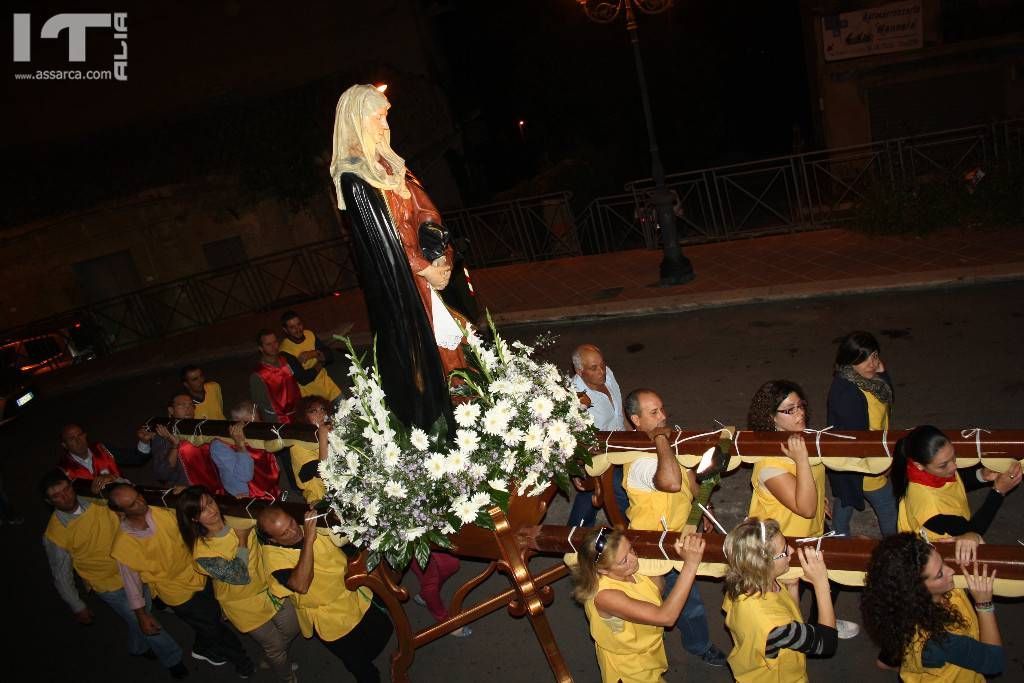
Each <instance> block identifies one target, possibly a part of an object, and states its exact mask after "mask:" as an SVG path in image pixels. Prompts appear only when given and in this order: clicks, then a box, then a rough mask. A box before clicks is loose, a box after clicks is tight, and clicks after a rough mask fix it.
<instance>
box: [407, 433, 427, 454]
mask: <svg viewBox="0 0 1024 683" xmlns="http://www.w3.org/2000/svg"><path fill="white" fill-rule="evenodd" d="M409 443H411V444H412V447H413V448H415V449H416V450H418V451H425V450H427V448H429V447H430V439H429V438H427V433H426V432H425V431H423V430H422V429H420V428H419V427H413V428H412V433H411V434H410V435H409Z"/></svg>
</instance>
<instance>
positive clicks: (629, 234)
mask: <svg viewBox="0 0 1024 683" xmlns="http://www.w3.org/2000/svg"><path fill="white" fill-rule="evenodd" d="M994 163H999V164H1002V165H1004V166H1005V167H1008V168H1010V167H1018V168H1019V167H1020V165H1021V164H1024V119H1014V120H1010V121H1003V122H999V123H995V124H991V125H985V126H973V127H970V128H962V129H957V130H948V131H941V132H938V133H929V134H926V135H918V136H914V137H905V138H896V139H892V140H885V141H882V142H876V143H871V144H866V145H858V146H855V147H847V148H843V149H831V150H823V151H818V152H808V153H806V154H796V155H791V156H785V157H776V158H773V159H763V160H760V161H754V162H748V163H742V164H732V165H729V166H717V167H714V168H708V169H702V170H697V171H689V172H686V173H676V174H673V175H670V176H668V178H667V180H668V185H669V187H670V189H672V190H674V191H675V192H676V193H677V194H678V196H679V199H680V203H681V206H682V209H683V211H682V216H681V217H680V222H681V227H682V230H681V232H680V234H681V235H683V241H685V242H700V241H710V240H720V239H729V238H732V237H737V236H750V235H755V234H764V233H771V232H779V231H796V230H807V229H818V228H823V227H828V226H833V225H842V224H843V223H846V222H849V221H853V220H856V218H857V217H858V211H859V210H860V209H861V207H862V206H863V205H864V203H865V202H866V201H867V200H868V198H869V195H870V193H871V192H873V191H874V190H876V189H878V188H887V189H899V188H907V187H915V186H920V185H922V184H927V183H936V182H947V181H949V180H950V179H955V178H959V177H962V175H963V173H964V172H965V171H966V170H968V169H970V168H972V167H973V166H976V165H981V166H983V167H989V166H991V165H992V164H994ZM652 188H653V182H652V181H651V180H650V179H644V180H636V181H633V182H630V183H628V184H627V185H626V189H627V190H628V192H626V193H624V194H617V195H611V196H604V197H598V198H596V199H594V200H593V201H592V202H590V203H589V204H588V205H587V206H586V207H584V208H583V210H582V211H581V212H579V213H578V214H574V213H573V211H572V206H571V199H572V196H571V194H570V193H568V192H559V193H552V194H546V195H540V196H536V197H529V198H525V199H515V200H510V201H505V202H499V203H495V204H488V205H486V206H477V207H473V208H466V209H457V210H452V211H445V212H442V215H443V216H444V220H445V223H446V225H447V226H448V227H449V228H450V229H451V231H452V234H453V236H455V237H456V238H457V239H458V240H459V243H460V244H461V245H463V246H464V256H465V259H466V262H467V264H468V265H469V266H470V267H473V268H483V267H487V266H494V265H501V264H507V263H516V262H523V261H539V260H545V259H551V258H558V257H562V256H575V255H582V254H597V253H607V252H614V251H622V250H626V249H637V248H648V249H652V248H657V246H658V239H659V235H658V228H657V224H656V220H655V217H654V214H653V211H652V209H651V205H650V201H649V193H650V190H651V189H652ZM356 286H357V279H356V274H355V270H354V268H353V266H352V263H351V259H350V254H349V251H348V247H347V244H346V242H345V241H344V240H341V239H338V240H330V241H325V242H318V243H315V244H310V245H306V246H303V247H299V248H296V249H291V250H288V251H285V252H281V253H278V254H274V255H272V256H266V257H263V258H259V259H253V260H251V261H248V262H245V263H242V264H239V265H236V266H232V267H229V268H223V269H219V270H213V271H208V272H203V273H198V274H196V275H191V276H188V277H184V278H181V279H178V280H174V281H173V282H168V283H165V284H161V285H156V286H153V287H147V288H146V289H141V290H138V291H135V292H130V293H128V294H124V295H122V296H118V297H114V298H112V299H107V300H105V301H100V302H97V303H94V304H89V305H87V306H83V307H81V308H78V309H75V310H73V311H69V312H67V313H63V314H61V315H58V316H53V317H51V318H49V319H47V320H41V321H36V322H34V323H32V324H31V325H28V326H23V327H21V328H18V329H14V330H7V331H5V332H3V334H2V336H3V337H5V338H18V337H19V335H23V334H25V333H28V332H29V331H30V330H31V331H38V330H40V329H45V328H46V326H47V325H48V324H49V325H51V326H53V327H54V328H55V329H56V328H58V327H62V326H65V325H66V324H67V321H68V320H71V319H74V320H76V321H85V322H86V323H88V324H90V325H91V326H92V328H93V329H95V330H97V334H96V335H95V336H98V337H99V346H100V347H101V348H100V349H98V350H100V351H101V352H104V351H105V352H109V351H115V350H120V349H125V348H130V347H132V346H136V345H139V344H141V343H143V342H144V341H146V340H148V339H155V338H160V337H165V336H168V335H172V334H176V333H178V332H184V331H187V330H191V329H196V328H199V327H203V326H206V325H210V324H212V323H215V322H219V321H222V320H226V319H229V318H232V317H235V316H239V315H244V314H247V313H254V312H259V311H266V310H271V309H274V308H280V307H284V306H289V305H293V304H296V303H299V302H302V301H308V300H312V299H317V298H320V297H324V296H328V295H330V294H331V293H333V292H336V291H339V290H345V289H351V288H354V287H356Z"/></svg>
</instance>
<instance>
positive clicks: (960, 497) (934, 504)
mask: <svg viewBox="0 0 1024 683" xmlns="http://www.w3.org/2000/svg"><path fill="white" fill-rule="evenodd" d="M935 515H956V516H957V517H963V518H964V519H970V518H971V508H970V506H969V505H968V504H967V491H966V490H965V489H964V483H963V482H962V481H961V480H960V474H959V473H957V475H956V481H951V482H949V483H948V484H943V485H942V488H937V489H936V488H932V487H931V486H925V485H924V484H918V483H915V482H910V483H909V484H907V493H906V495H905V496H903V499H902V500H900V515H899V520H898V525H899V530H900V531H910V532H912V533H915V534H918V533H921V529H925V526H924V523H925V522H927V521H928V520H929V519H931V518H932V517H934V516H935ZM925 531H926V532H927V533H928V540H929V541H935V540H938V539H941V538H949V537H950V536H949V534H936V533H934V532H932V531H931V530H929V529H925Z"/></svg>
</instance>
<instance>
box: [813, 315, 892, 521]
mask: <svg viewBox="0 0 1024 683" xmlns="http://www.w3.org/2000/svg"><path fill="white" fill-rule="evenodd" d="M879 351H880V349H879V347H878V340H876V339H875V338H874V336H872V335H871V334H870V333H868V332H860V331H858V332H850V333H849V334H848V335H846V336H845V337H843V339H842V341H840V342H839V349H838V351H837V352H836V363H835V374H833V376H832V386H831V387H830V388H829V390H828V424H830V425H832V426H833V427H834V428H835V429H850V430H879V431H880V430H883V429H888V428H889V418H890V412H891V410H892V404H893V390H892V380H891V379H890V378H889V373H888V372H886V371H885V364H884V363H882V359H881V358H880V357H879ZM828 480H829V484H830V485H831V487H832V495H833V496H835V501H834V503H833V506H832V527H833V528H834V529H835V530H836V531H837V532H838V533H841V534H846V535H847V536H849V535H850V520H851V519H852V518H853V511H854V510H855V509H856V510H863V509H864V501H865V500H867V501H868V502H869V503H871V507H873V508H874V510H875V515H876V516H877V517H878V528H879V530H880V531H881V532H882V536H891V535H892V534H895V533H896V516H897V512H896V499H895V498H894V497H893V494H892V484H891V483H890V482H889V478H888V477H887V476H886V475H885V474H884V473H883V474H881V475H878V476H870V475H863V474H859V473H857V472H833V471H832V470H829V471H828Z"/></svg>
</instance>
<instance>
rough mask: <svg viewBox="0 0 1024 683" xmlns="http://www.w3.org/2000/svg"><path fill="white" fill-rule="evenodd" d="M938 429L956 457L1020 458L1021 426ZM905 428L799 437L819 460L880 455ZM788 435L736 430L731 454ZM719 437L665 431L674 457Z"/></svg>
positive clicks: (637, 435) (606, 435)
mask: <svg viewBox="0 0 1024 683" xmlns="http://www.w3.org/2000/svg"><path fill="white" fill-rule="evenodd" d="M942 431H943V433H944V434H945V435H946V436H947V437H949V440H950V443H952V444H953V448H954V449H955V450H956V452H957V455H958V457H961V458H963V457H970V456H972V455H978V454H980V455H982V456H983V457H990V458H1016V459H1018V460H1019V459H1022V458H1024V430H1021V429H993V430H986V429H978V428H972V429H944V430H942ZM909 432H910V430H908V429H893V430H890V431H887V432H878V431H871V432H869V431H846V430H842V431H840V430H836V429H827V430H822V431H820V432H819V431H816V430H810V431H808V432H805V433H804V438H805V439H806V441H807V450H808V451H809V452H810V453H811V454H812V456H813V457H815V458H816V457H818V452H819V451H818V448H819V447H820V453H821V457H823V458H877V457H882V458H885V457H890V456H891V455H892V453H893V452H895V449H896V442H897V441H899V440H900V439H901V438H903V437H904V436H906V435H907V434H908V433H909ZM790 435H791V433H790V432H753V431H748V430H739V431H737V432H736V435H735V436H734V437H733V439H732V442H733V449H732V450H733V455H734V456H740V457H743V456H766V455H779V453H780V451H779V444H781V443H783V442H784V441H786V440H787V439H788V438H789V437H790ZM720 438H721V435H720V434H719V433H718V432H711V433H702V432H693V431H679V432H672V433H671V434H670V435H669V443H672V444H675V452H676V454H677V455H679V454H683V453H703V452H704V451H705V450H707V449H708V448H711V447H712V446H715V445H716V444H717V443H718V441H719V439H720ZM597 439H598V443H600V444H601V446H600V447H599V448H600V449H601V451H602V452H603V451H604V450H608V451H613V450H634V449H635V450H652V449H653V448H654V446H653V444H652V443H651V440H650V438H649V437H648V436H647V434H645V433H644V432H598V435H597ZM883 439H884V440H883ZM605 444H607V448H605Z"/></svg>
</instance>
